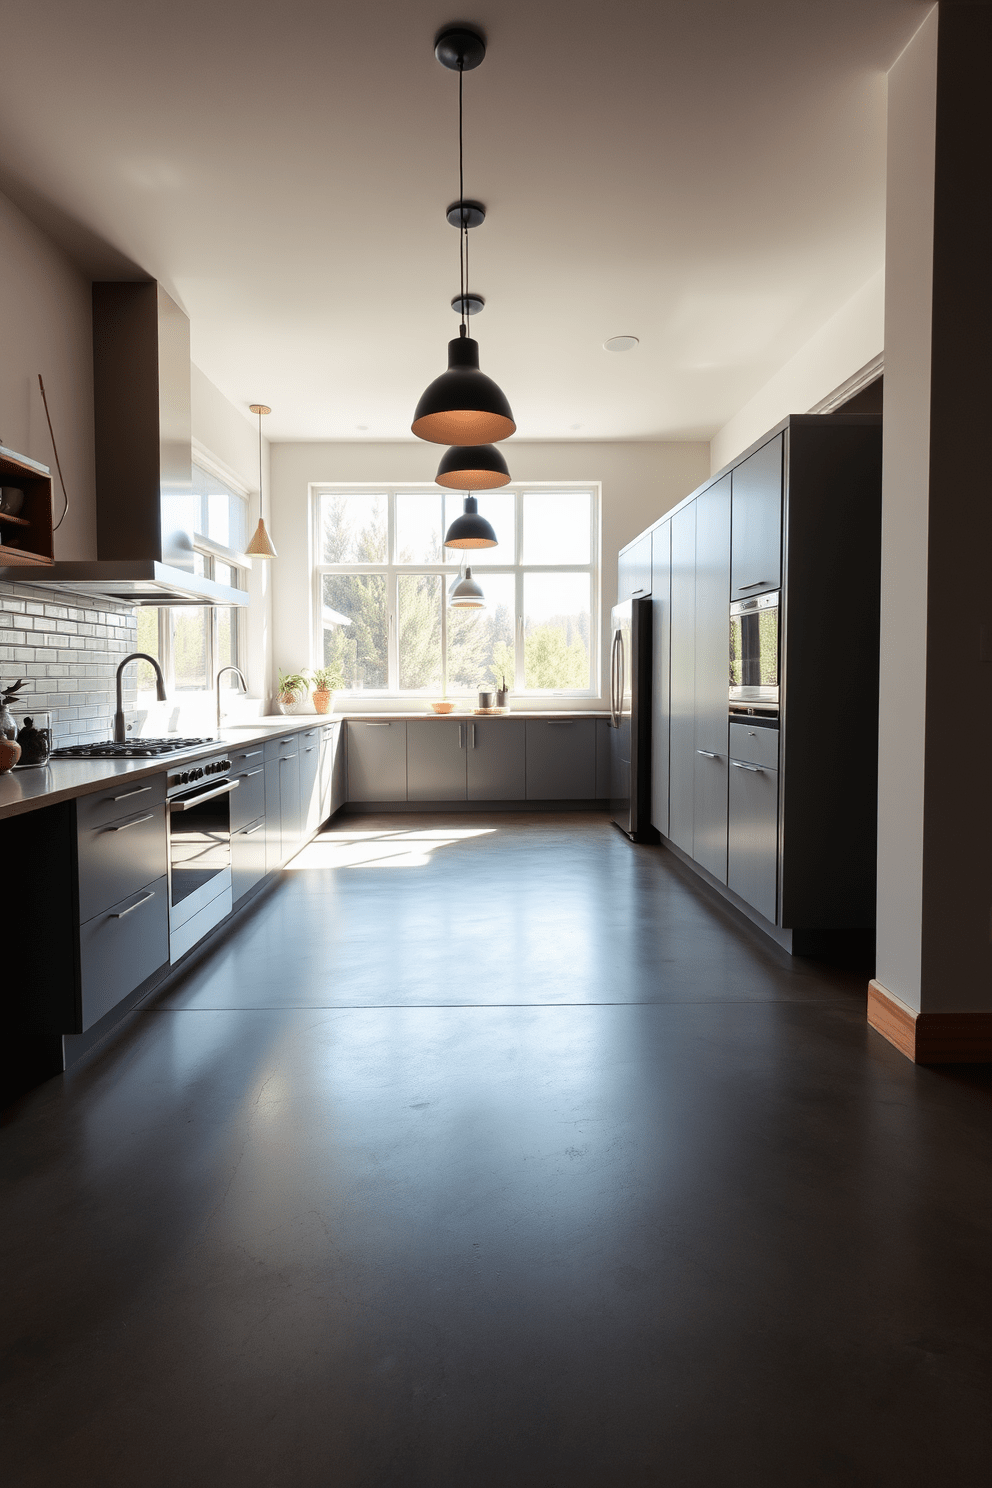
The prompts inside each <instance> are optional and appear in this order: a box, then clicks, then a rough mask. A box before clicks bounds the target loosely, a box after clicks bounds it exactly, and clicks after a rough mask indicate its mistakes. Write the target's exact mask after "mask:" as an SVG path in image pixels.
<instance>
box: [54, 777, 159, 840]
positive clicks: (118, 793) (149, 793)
mask: <svg viewBox="0 0 992 1488" xmlns="http://www.w3.org/2000/svg"><path fill="white" fill-rule="evenodd" d="M164 800H165V776H164V775H149V776H147V777H146V778H145V779H144V780H130V781H129V780H128V779H127V778H126V777H123V778H121V779H120V780H117V781H115V783H114V784H113V785H112V786H108V787H107V788H106V790H101V791H94V793H93V795H91V796H79V797H78V799H77V801H76V821H77V823H78V825H79V827H80V830H82V829H83V828H84V827H102V826H105V825H106V823H107V822H112V821H120V820H121V818H122V817H125V816H138V815H139V814H140V813H141V812H143V811H150V810H151V809H152V807H153V806H160V805H161V803H162V802H163V801H164Z"/></svg>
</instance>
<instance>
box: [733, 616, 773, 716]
mask: <svg viewBox="0 0 992 1488" xmlns="http://www.w3.org/2000/svg"><path fill="white" fill-rule="evenodd" d="M730 701H731V703H750V704H755V705H758V704H760V705H761V706H762V708H763V709H767V708H777V707H778V702H779V591H778V590H777V589H775V590H773V591H772V592H771V593H770V594H756V595H755V596H754V597H753V598H752V599H738V600H735V601H734V603H733V604H732V605H731V606H730Z"/></svg>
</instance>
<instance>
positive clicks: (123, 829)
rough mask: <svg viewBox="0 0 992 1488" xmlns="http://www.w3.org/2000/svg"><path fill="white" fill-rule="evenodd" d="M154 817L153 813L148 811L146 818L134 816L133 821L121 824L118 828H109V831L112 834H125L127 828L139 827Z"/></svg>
mask: <svg viewBox="0 0 992 1488" xmlns="http://www.w3.org/2000/svg"><path fill="white" fill-rule="evenodd" d="M154 815H155V813H154V811H149V813H148V815H147V816H136V817H135V818H134V821H129V822H121V825H120V826H119V827H111V829H110V830H111V831H112V832H126V831H127V829H128V827H140V825H141V823H142V822H146V821H151V820H152V819H153V817H154Z"/></svg>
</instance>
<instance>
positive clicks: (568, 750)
mask: <svg viewBox="0 0 992 1488" xmlns="http://www.w3.org/2000/svg"><path fill="white" fill-rule="evenodd" d="M525 727H526V730H527V733H526V739H527V797H526V799H527V800H528V801H581V800H592V799H594V798H595V794H596V720H595V719H594V718H589V719H585V718H570V719H562V720H561V721H560V722H559V721H558V720H551V719H546V720H545V719H541V720H528V721H527V723H526V725H525Z"/></svg>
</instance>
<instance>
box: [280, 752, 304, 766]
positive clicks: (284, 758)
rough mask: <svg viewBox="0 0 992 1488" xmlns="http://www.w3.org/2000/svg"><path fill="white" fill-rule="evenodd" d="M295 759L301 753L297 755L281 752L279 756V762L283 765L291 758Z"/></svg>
mask: <svg viewBox="0 0 992 1488" xmlns="http://www.w3.org/2000/svg"><path fill="white" fill-rule="evenodd" d="M294 759H299V755H296V754H281V755H280V756H279V763H280V764H281V765H285V764H286V763H287V762H288V761H289V760H294Z"/></svg>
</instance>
